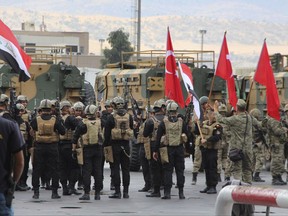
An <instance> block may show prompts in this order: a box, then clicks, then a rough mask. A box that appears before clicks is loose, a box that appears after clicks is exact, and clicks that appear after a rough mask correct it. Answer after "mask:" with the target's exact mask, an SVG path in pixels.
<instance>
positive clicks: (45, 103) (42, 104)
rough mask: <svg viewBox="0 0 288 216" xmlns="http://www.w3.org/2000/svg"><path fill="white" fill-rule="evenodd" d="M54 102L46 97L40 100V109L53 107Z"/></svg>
mask: <svg viewBox="0 0 288 216" xmlns="http://www.w3.org/2000/svg"><path fill="white" fill-rule="evenodd" d="M51 107H52V103H51V101H50V100H48V99H44V100H42V101H41V102H40V105H39V109H51Z"/></svg>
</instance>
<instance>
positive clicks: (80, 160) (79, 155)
mask: <svg viewBox="0 0 288 216" xmlns="http://www.w3.org/2000/svg"><path fill="white" fill-rule="evenodd" d="M76 153H77V162H78V164H79V165H83V164H84V159H83V148H77V149H76Z"/></svg>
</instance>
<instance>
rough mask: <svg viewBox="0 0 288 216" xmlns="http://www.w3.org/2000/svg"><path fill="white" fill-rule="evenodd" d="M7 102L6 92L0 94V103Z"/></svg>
mask: <svg viewBox="0 0 288 216" xmlns="http://www.w3.org/2000/svg"><path fill="white" fill-rule="evenodd" d="M5 102H9V97H8V96H7V95H6V94H1V96H0V103H5Z"/></svg>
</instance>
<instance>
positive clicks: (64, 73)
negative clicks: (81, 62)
mask: <svg viewBox="0 0 288 216" xmlns="http://www.w3.org/2000/svg"><path fill="white" fill-rule="evenodd" d="M37 48H38V47H37ZM53 49H54V48H50V49H48V48H45V50H44V49H41V47H39V50H38V49H37V50H36V47H35V50H34V52H33V53H28V54H31V57H32V64H31V67H30V69H29V73H30V74H31V79H30V80H28V81H26V82H20V83H19V82H18V74H17V73H15V71H13V70H12V69H11V67H10V66H9V65H7V64H2V67H1V68H0V89H1V93H4V94H6V95H10V92H11V91H13V92H14V94H15V95H26V96H27V97H28V99H29V103H28V108H29V109H34V108H35V107H38V106H39V103H40V101H41V100H42V99H44V98H46V99H51V100H52V99H58V100H59V101H61V100H62V99H66V100H69V101H71V102H76V101H82V102H83V103H84V104H86V105H87V104H90V103H95V95H94V90H93V86H92V85H91V84H90V83H88V82H87V81H85V74H84V73H80V71H79V69H78V68H77V67H76V66H72V65H66V64H65V63H64V62H63V61H62V60H63V58H62V57H61V56H56V55H55V54H53V53H51V50H53ZM44 51H45V52H44ZM39 53H40V54H39ZM68 57H69V56H68Z"/></svg>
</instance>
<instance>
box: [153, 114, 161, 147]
mask: <svg viewBox="0 0 288 216" xmlns="http://www.w3.org/2000/svg"><path fill="white" fill-rule="evenodd" d="M151 119H152V121H153V124H154V128H153V132H152V137H151V141H156V139H157V130H158V127H159V124H160V121H159V120H158V119H157V118H156V117H155V116H152V117H151Z"/></svg>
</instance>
